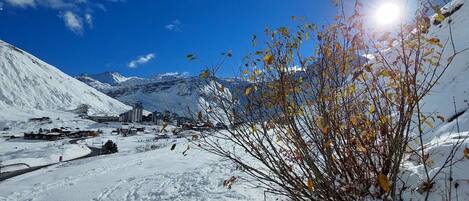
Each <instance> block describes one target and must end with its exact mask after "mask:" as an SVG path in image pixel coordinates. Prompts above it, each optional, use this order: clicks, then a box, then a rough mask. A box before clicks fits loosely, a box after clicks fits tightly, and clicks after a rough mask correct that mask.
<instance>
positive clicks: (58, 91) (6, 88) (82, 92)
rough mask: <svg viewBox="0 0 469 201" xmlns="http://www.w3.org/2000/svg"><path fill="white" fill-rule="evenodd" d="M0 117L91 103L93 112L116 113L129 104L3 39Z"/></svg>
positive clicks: (63, 109)
mask: <svg viewBox="0 0 469 201" xmlns="http://www.w3.org/2000/svg"><path fill="white" fill-rule="evenodd" d="M0 86H1V87H0V110H2V111H9V112H4V113H2V114H0V118H2V119H4V118H10V116H15V115H21V116H34V115H37V113H38V112H39V113H41V112H44V111H72V110H74V109H76V108H77V107H78V106H80V105H83V104H86V105H89V106H90V110H89V112H90V114H106V115H111V114H112V115H115V114H119V113H121V112H124V111H125V110H127V109H128V108H129V106H127V105H125V104H123V103H121V102H119V101H117V100H115V99H113V98H111V97H109V96H107V95H105V94H103V93H101V92H99V91H98V90H96V89H94V88H92V87H89V86H88V85H86V84H84V83H82V82H80V81H78V80H76V79H75V78H73V77H71V76H68V75H67V74H65V73H63V72H62V71H60V70H59V69H57V68H55V67H54V66H51V65H49V64H47V63H46V62H44V61H42V60H40V59H38V58H36V57H34V56H33V55H31V54H29V53H27V52H25V51H23V50H21V49H19V48H17V47H15V46H13V45H10V44H8V43H6V42H4V41H1V40H0Z"/></svg>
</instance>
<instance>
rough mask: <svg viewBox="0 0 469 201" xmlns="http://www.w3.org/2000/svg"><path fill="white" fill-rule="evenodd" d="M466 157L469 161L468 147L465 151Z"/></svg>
mask: <svg viewBox="0 0 469 201" xmlns="http://www.w3.org/2000/svg"><path fill="white" fill-rule="evenodd" d="M464 157H465V158H466V159H469V148H467V147H466V148H465V149H464Z"/></svg>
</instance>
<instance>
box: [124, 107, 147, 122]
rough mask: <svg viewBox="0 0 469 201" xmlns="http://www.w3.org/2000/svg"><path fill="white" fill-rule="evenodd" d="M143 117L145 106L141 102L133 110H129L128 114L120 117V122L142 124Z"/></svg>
mask: <svg viewBox="0 0 469 201" xmlns="http://www.w3.org/2000/svg"><path fill="white" fill-rule="evenodd" d="M142 116H143V105H142V103H140V102H137V103H136V104H135V105H134V106H133V108H132V110H129V111H128V112H126V113H122V114H120V115H119V121H120V122H131V123H141V122H142Z"/></svg>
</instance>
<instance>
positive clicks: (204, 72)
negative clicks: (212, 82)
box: [200, 70, 210, 78]
mask: <svg viewBox="0 0 469 201" xmlns="http://www.w3.org/2000/svg"><path fill="white" fill-rule="evenodd" d="M209 75H210V72H209V71H208V70H204V71H202V73H200V77H201V78H208V76H209Z"/></svg>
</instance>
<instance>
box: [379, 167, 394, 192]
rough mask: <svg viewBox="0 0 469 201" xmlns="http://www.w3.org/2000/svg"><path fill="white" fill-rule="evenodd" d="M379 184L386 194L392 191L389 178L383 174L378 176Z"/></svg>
mask: <svg viewBox="0 0 469 201" xmlns="http://www.w3.org/2000/svg"><path fill="white" fill-rule="evenodd" d="M378 184H379V186H380V187H381V188H382V189H383V190H384V192H389V191H390V190H391V186H390V184H389V179H388V177H387V176H386V175H384V174H383V173H381V172H380V173H379V175H378Z"/></svg>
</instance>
